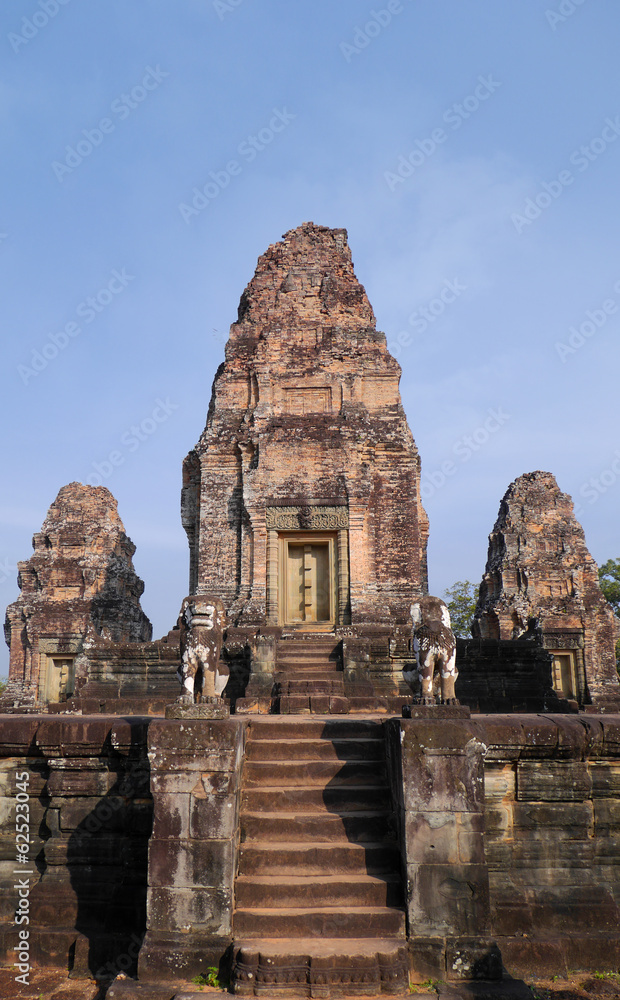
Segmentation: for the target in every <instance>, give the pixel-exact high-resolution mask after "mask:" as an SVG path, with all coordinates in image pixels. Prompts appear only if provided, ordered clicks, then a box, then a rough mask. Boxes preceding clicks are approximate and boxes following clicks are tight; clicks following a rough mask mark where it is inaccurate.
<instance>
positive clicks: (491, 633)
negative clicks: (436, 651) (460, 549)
mask: <svg viewBox="0 0 620 1000" xmlns="http://www.w3.org/2000/svg"><path fill="white" fill-rule="evenodd" d="M472 631H473V634H474V636H479V637H480V638H482V639H500V640H511V639H521V638H523V637H524V636H527V635H532V636H534V635H535V634H536V632H538V633H539V636H538V637H539V641H540V642H541V643H542V645H543V646H544V647H545V648H546V649H547V650H549V652H550V653H551V655H552V658H553V662H552V686H553V690H554V691H555V693H556V694H557V695H558V696H559V697H560V698H564V699H566V700H568V701H572V702H575V703H576V704H577V705H580V706H583V705H586V704H595V705H596V706H597V707H598V708H599V709H605V708H607V709H609V708H613V709H614V710H615V711H617V710H618V708H620V688H619V686H618V676H617V673H616V663H615V655H614V645H615V641H616V638H617V635H618V622H617V620H616V618H615V616H614V612H613V609H612V607H611V606H610V605H609V604H608V603H607V601H606V600H605V597H604V595H603V593H602V591H601V588H600V586H599V581H598V573H597V567H596V563H595V562H594V559H593V558H592V556H591V555H590V553H589V551H588V548H587V546H586V542H585V536H584V533H583V528H582V527H581V525H580V524H579V522H578V521H577V519H576V517H575V515H574V512H573V502H572V500H571V498H570V497H569V496H568V495H567V494H566V493H562V491H561V490H560V488H559V487H558V484H557V483H556V481H555V479H554V477H553V476H552V475H551V473H550V472H529V473H526V474H525V475H523V476H519V478H518V479H516V480H515V481H514V483H511V484H510V486H509V487H508V489H507V491H506V493H505V495H504V497H503V499H502V502H501V504H500V508H499V513H498V516H497V520H496V522H495V525H494V528H493V531H492V532H491V534H490V535H489V552H488V557H487V564H486V569H485V571H484V576H483V579H482V583H481V585H480V596H479V599H478V605H477V608H476V613H475V618H474V625H473V629H472Z"/></svg>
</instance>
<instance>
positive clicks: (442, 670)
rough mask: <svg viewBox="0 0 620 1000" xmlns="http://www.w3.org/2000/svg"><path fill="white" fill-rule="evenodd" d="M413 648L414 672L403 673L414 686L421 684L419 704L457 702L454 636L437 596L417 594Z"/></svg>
mask: <svg viewBox="0 0 620 1000" xmlns="http://www.w3.org/2000/svg"><path fill="white" fill-rule="evenodd" d="M411 620H412V623H413V649H414V652H415V658H416V667H417V671H416V672H414V671H411V672H408V673H405V674H404V677H405V680H406V681H407V682H408V683H409V684H410V685H411V686H413V683H414V682H415V680H418V681H419V683H420V687H421V694H420V704H422V705H435V704H436V703H437V697H439V701H440V704H442V705H458V701H457V698H456V695H455V693H454V684H455V681H456V678H457V676H458V671H457V669H456V639H455V637H454V632H453V631H452V629H451V627H450V612H449V611H448V608H447V607H446V605H445V603H444V601H442V600H441V599H440V598H439V597H429V596H425V597H420V598H419V599H418V600H416V601H415V603H414V604H412V605H411Z"/></svg>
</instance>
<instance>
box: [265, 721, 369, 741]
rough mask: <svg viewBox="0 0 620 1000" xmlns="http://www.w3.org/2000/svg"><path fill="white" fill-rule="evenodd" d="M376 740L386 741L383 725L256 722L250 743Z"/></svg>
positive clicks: (347, 722)
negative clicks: (253, 741) (283, 740)
mask: <svg viewBox="0 0 620 1000" xmlns="http://www.w3.org/2000/svg"><path fill="white" fill-rule="evenodd" d="M282 738H284V739H291V738H293V739H306V740H310V739H323V740H332V739H334V740H337V739H362V738H363V739H375V740H382V741H383V723H382V722H375V721H373V720H371V719H287V718H285V717H282V716H273V717H271V718H266V719H252V721H251V722H250V725H249V739H252V740H263V739H264V740H279V739H282Z"/></svg>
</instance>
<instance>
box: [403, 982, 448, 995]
mask: <svg viewBox="0 0 620 1000" xmlns="http://www.w3.org/2000/svg"><path fill="white" fill-rule="evenodd" d="M440 982H441V980H440V979H425V980H424V982H423V983H410V985H409V992H410V993H437V987H438V986H439V984H440Z"/></svg>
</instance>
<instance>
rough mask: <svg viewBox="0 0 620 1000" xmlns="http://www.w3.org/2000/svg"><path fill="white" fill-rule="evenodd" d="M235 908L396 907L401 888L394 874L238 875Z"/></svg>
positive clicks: (400, 900)
mask: <svg viewBox="0 0 620 1000" xmlns="http://www.w3.org/2000/svg"><path fill="white" fill-rule="evenodd" d="M235 901H236V905H237V906H239V907H242V908H244V909H247V908H252V907H260V908H262V909H267V908H269V907H280V908H281V907H291V906H292V907H299V906H303V907H314V906H322V907H324V906H400V905H401V904H402V887H401V881H400V878H399V877H398V876H396V875H391V876H390V875H384V876H383V878H377V877H374V876H371V875H350V874H349V875H346V876H345V877H343V876H342V875H325V876H316V875H313V876H303V875H302V876H297V877H295V876H291V875H269V876H260V875H253V876H248V875H239V876H238V878H237V881H236V883H235Z"/></svg>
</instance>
